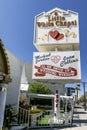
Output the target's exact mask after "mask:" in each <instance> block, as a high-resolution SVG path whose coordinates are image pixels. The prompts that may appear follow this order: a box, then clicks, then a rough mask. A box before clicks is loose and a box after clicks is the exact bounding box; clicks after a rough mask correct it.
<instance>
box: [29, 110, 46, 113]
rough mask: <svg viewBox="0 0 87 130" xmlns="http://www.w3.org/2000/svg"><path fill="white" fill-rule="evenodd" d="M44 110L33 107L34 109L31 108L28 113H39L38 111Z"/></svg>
mask: <svg viewBox="0 0 87 130" xmlns="http://www.w3.org/2000/svg"><path fill="white" fill-rule="evenodd" d="M43 111H44V110H42V109H35V110H31V111H30V113H31V114H35V113H40V112H43Z"/></svg>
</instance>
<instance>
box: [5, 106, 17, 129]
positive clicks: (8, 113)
mask: <svg viewBox="0 0 87 130" xmlns="http://www.w3.org/2000/svg"><path fill="white" fill-rule="evenodd" d="M16 113H17V111H16V110H15V109H14V108H12V106H11V105H7V106H6V107H5V113H4V126H5V127H8V128H10V127H11V125H12V123H13V122H14V121H15V120H16V118H17V115H16Z"/></svg>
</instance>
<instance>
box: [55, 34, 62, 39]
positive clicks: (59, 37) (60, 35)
mask: <svg viewBox="0 0 87 130" xmlns="http://www.w3.org/2000/svg"><path fill="white" fill-rule="evenodd" d="M63 37H64V34H59V35H58V36H57V37H56V40H60V39H62V38H63Z"/></svg>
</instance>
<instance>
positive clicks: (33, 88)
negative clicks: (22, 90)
mask: <svg viewBox="0 0 87 130" xmlns="http://www.w3.org/2000/svg"><path fill="white" fill-rule="evenodd" d="M30 93H38V94H52V91H51V90H50V89H49V88H48V86H47V85H45V84H41V83H37V82H34V83H31V84H30ZM30 102H31V104H39V105H46V104H48V105H51V104H52V101H51V100H50V99H40V98H31V100H30Z"/></svg>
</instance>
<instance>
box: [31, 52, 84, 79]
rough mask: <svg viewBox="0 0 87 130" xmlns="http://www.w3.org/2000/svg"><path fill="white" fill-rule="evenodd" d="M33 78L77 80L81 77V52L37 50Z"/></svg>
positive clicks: (34, 56)
mask: <svg viewBox="0 0 87 130" xmlns="http://www.w3.org/2000/svg"><path fill="white" fill-rule="evenodd" d="M32 78H33V79H45V80H47V79H49V80H50V79H55V80H68V79H72V80H75V81H76V80H78V79H81V72H80V52H79V51H66V52H64V51H62V52H35V53H34V55H33V75H32ZM68 81H69V80H68Z"/></svg>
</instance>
